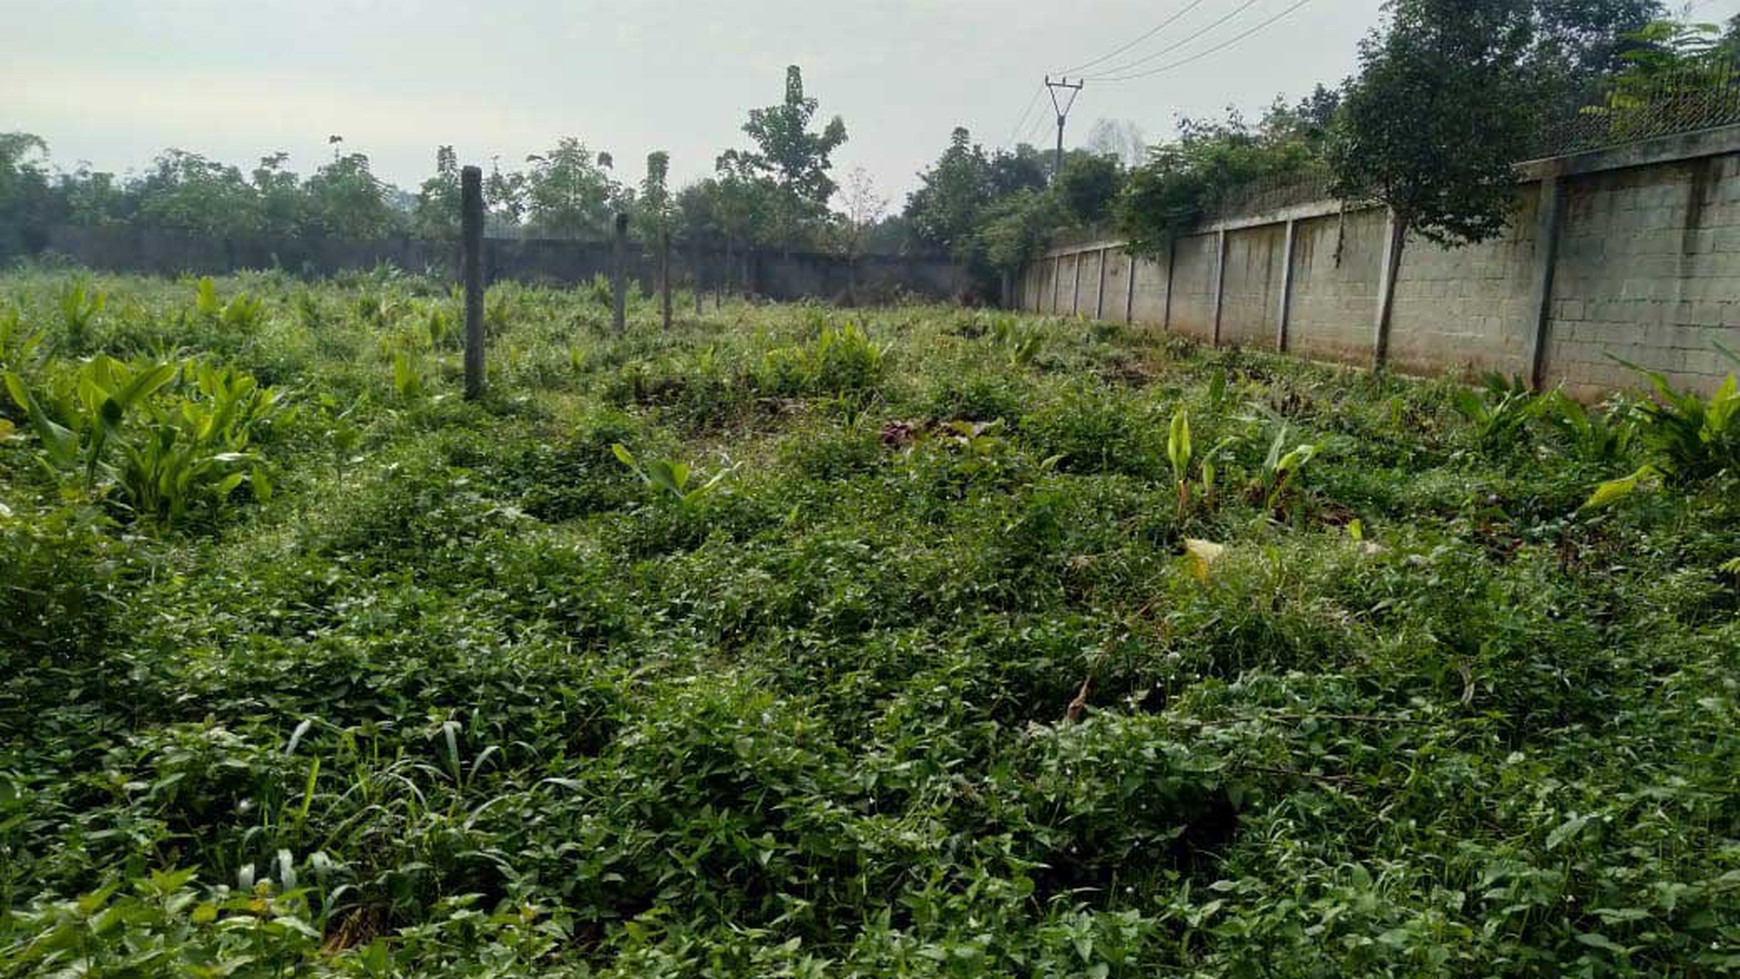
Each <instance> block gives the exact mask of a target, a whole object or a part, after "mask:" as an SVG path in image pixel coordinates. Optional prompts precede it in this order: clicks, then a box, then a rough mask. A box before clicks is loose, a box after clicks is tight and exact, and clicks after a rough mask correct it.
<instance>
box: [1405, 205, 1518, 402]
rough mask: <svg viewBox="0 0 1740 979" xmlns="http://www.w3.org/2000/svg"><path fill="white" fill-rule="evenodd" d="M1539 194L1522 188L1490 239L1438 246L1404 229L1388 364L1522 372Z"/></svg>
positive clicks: (1415, 369)
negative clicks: (1513, 209) (1505, 221)
mask: <svg viewBox="0 0 1740 979" xmlns="http://www.w3.org/2000/svg"><path fill="white" fill-rule="evenodd" d="M1539 197H1540V190H1539V188H1538V186H1534V185H1530V186H1528V187H1526V188H1524V190H1523V193H1522V196H1521V199H1520V200H1519V202H1518V207H1517V212H1516V214H1515V216H1514V217H1513V218H1512V220H1511V223H1510V227H1509V228H1508V229H1506V231H1505V233H1504V234H1503V235H1502V236H1500V237H1498V238H1495V239H1493V240H1491V241H1485V242H1481V243H1480V244H1478V245H1468V246H1465V247H1462V248H1445V247H1443V246H1441V245H1435V244H1433V243H1432V242H1430V241H1427V240H1426V239H1424V238H1421V237H1419V236H1417V235H1415V236H1410V237H1409V239H1408V242H1407V244H1406V246H1405V247H1403V249H1402V267H1401V269H1400V271H1399V273H1398V274H1397V276H1396V298H1395V310H1394V312H1393V313H1392V314H1391V316H1392V319H1391V326H1390V364H1391V366H1393V367H1395V368H1396V369H1397V370H1400V371H1403V372H1406V373H1414V374H1433V373H1437V372H1439V371H1444V370H1452V371H1458V372H1461V373H1464V374H1467V375H1469V376H1471V377H1472V376H1478V375H1481V374H1484V373H1487V372H1490V371H1496V372H1498V373H1500V374H1504V375H1506V376H1526V375H1527V374H1528V372H1529V361H1528V357H1529V339H1530V336H1531V334H1532V333H1533V331H1534V322H1535V321H1534V317H1533V314H1532V313H1531V312H1530V310H1529V300H1530V296H1531V291H1532V289H1533V285H1534V269H1535V218H1536V209H1537V207H1538V206H1539Z"/></svg>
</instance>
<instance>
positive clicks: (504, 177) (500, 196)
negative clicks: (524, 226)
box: [483, 158, 526, 235]
mask: <svg viewBox="0 0 1740 979" xmlns="http://www.w3.org/2000/svg"><path fill="white" fill-rule="evenodd" d="M483 201H484V205H485V207H487V208H488V213H487V214H486V215H485V225H486V226H487V227H488V230H489V231H490V232H491V233H493V234H498V235H500V234H504V233H514V234H517V233H518V232H519V230H520V222H521V221H523V220H524V219H525V216H526V175H525V174H523V173H520V172H519V171H517V170H513V171H504V170H502V168H501V160H500V159H499V158H497V159H493V160H491V161H490V168H489V177H488V178H487V179H485V180H484V183H483Z"/></svg>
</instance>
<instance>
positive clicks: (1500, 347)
mask: <svg viewBox="0 0 1740 979" xmlns="http://www.w3.org/2000/svg"><path fill="white" fill-rule="evenodd" d="M1522 174H1523V179H1522V183H1521V185H1520V197H1519V200H1518V206H1517V210H1516V213H1515V214H1514V215H1513V219H1512V221H1511V223H1510V226H1509V228H1508V229H1507V230H1506V231H1505V233H1504V234H1503V235H1501V236H1499V237H1498V238H1495V239H1493V240H1490V241H1486V242H1482V243H1480V244H1478V245H1470V246H1467V247H1464V248H1445V247H1441V246H1438V245H1434V244H1432V243H1431V242H1429V241H1426V240H1424V239H1422V238H1419V237H1417V236H1414V237H1410V238H1409V239H1408V241H1407V243H1406V244H1405V246H1404V248H1403V250H1402V262H1401V267H1400V269H1399V271H1398V274H1397V277H1396V288H1395V295H1394V298H1393V305H1392V307H1391V315H1390V327H1389V335H1388V355H1387V359H1386V365H1387V366H1389V367H1391V368H1393V369H1396V370H1400V371H1404V372H1409V373H1416V374H1436V373H1441V372H1444V371H1454V372H1459V373H1463V374H1466V375H1470V376H1473V375H1478V374H1482V373H1485V372H1488V371H1497V372H1500V373H1503V374H1507V375H1518V376H1522V377H1525V378H1530V379H1532V380H1534V381H1535V382H1536V383H1537V384H1540V385H1543V386H1550V385H1557V384H1563V385H1564V386H1565V387H1566V388H1567V390H1569V391H1571V392H1572V393H1574V394H1576V395H1578V396H1580V397H1585V398H1592V397H1598V396H1600V395H1601V394H1603V393H1606V392H1609V391H1613V390H1616V389H1620V388H1628V387H1636V386H1637V385H1638V384H1639V380H1640V379H1639V378H1638V376H1637V375H1636V374H1635V373H1634V372H1632V371H1630V370H1629V369H1627V368H1626V367H1625V366H1623V365H1622V364H1620V363H1618V362H1617V361H1616V360H1615V359H1614V358H1616V357H1618V358H1623V359H1625V360H1627V361H1630V362H1632V363H1636V364H1639V365H1641V366H1644V367H1647V368H1650V369H1652V370H1658V371H1661V372H1662V373H1664V374H1666V375H1668V377H1670V378H1671V379H1672V380H1673V381H1674V382H1675V383H1676V384H1679V385H1682V386H1685V387H1689V388H1692V389H1695V390H1702V391H1711V390H1714V389H1715V387H1716V385H1718V384H1720V383H1721V381H1722V379H1723V378H1724V377H1725V376H1726V375H1727V374H1728V372H1729V371H1730V370H1731V369H1732V365H1731V364H1729V363H1728V362H1726V361H1725V360H1723V358H1722V356H1721V354H1720V353H1719V351H1718V350H1717V347H1716V344H1718V343H1720V344H1724V345H1726V346H1728V347H1729V348H1730V349H1740V127H1725V128H1722V129H1712V130H1706V131H1703V132H1698V133H1689V134H1683V135H1679V136H1672V137H1667V138H1664V139H1659V140H1653V141H1650V142H1647V143H1639V144H1635V145H1632V146H1626V147H1621V148H1619V149H1613V150H1605V151H1598V152H1594V153H1586V154H1581V155H1578V156H1571V157H1564V158H1560V159H1553V160H1543V161H1537V162H1534V163H1529V164H1524V165H1523V167H1522ZM1388 234H1389V230H1388V217H1387V215H1386V214H1385V213H1384V212H1383V211H1382V210H1377V209H1371V208H1365V209H1353V210H1346V209H1344V208H1343V207H1342V206H1341V204H1340V203H1339V202H1336V201H1319V202H1315V203H1311V204H1304V205H1299V206H1296V207H1289V208H1286V209H1283V210H1280V211H1275V212H1271V213H1268V214H1261V215H1254V216H1250V217H1243V218H1236V219H1229V220H1224V221H1218V222H1213V223H1210V224H1208V225H1205V226H1203V227H1201V228H1199V229H1197V230H1196V232H1195V233H1193V234H1190V235H1185V236H1182V237H1180V238H1179V239H1178V240H1177V241H1176V242H1175V243H1174V244H1173V247H1172V250H1171V253H1170V254H1168V255H1164V256H1162V257H1160V258H1159V259H1157V260H1154V259H1132V258H1131V257H1130V256H1128V255H1127V254H1125V253H1124V251H1123V243H1122V242H1119V241H1101V242H1093V243H1089V244H1086V245H1075V246H1070V247H1065V248H1058V249H1054V250H1052V251H1051V252H1049V253H1048V254H1047V255H1046V256H1045V257H1044V258H1042V259H1040V260H1039V261H1037V262H1035V263H1033V264H1032V265H1031V266H1029V267H1028V268H1027V269H1025V270H1024V272H1023V277H1022V281H1021V283H1020V285H1019V288H1018V289H1017V290H1016V295H1017V296H1019V297H1020V298H1021V302H1022V305H1023V307H1024V308H1026V309H1029V310H1034V311H1039V312H1047V313H1052V312H1055V313H1061V314H1064V315H1069V314H1071V313H1075V314H1077V315H1084V316H1093V315H1096V314H1097V315H1099V316H1101V317H1103V318H1106V319H1112V320H1120V321H1124V322H1129V323H1139V324H1144V325H1150V326H1156V327H1159V328H1161V329H1165V330H1168V331H1173V332H1177V333H1181V334H1185V335H1188V336H1194V337H1199V338H1201V339H1203V340H1206V341H1210V342H1216V343H1221V344H1230V345H1238V346H1245V347H1252V348H1262V349H1276V348H1280V349H1283V350H1286V351H1290V352H1293V353H1298V354H1300V355H1303V356H1306V357H1311V358H1315V359H1320V360H1336V361H1343V362H1347V363H1355V364H1370V363H1372V361H1373V351H1374V350H1375V349H1376V346H1377V344H1376V340H1377V324H1378V321H1379V309H1378V306H1379V300H1380V296H1381V293H1382V288H1381V283H1382V278H1383V268H1384V248H1385V243H1386V241H1387V239H1388ZM1102 264H1104V265H1105V266H1106V268H1107V269H1108V270H1111V269H1117V268H1120V267H1121V268H1123V269H1124V276H1123V277H1121V278H1119V279H1118V280H1117V281H1118V282H1119V284H1120V288H1119V289H1116V290H1114V289H1111V288H1109V287H1108V288H1107V290H1106V292H1105V295H1104V299H1103V302H1102V301H1101V297H1100V296H1098V295H1097V294H1096V292H1095V291H1093V289H1097V279H1096V280H1095V282H1094V286H1093V289H1090V287H1089V285H1088V280H1087V276H1085V275H1084V277H1083V278H1082V279H1080V280H1078V279H1077V278H1076V277H1075V275H1074V270H1075V269H1076V268H1077V267H1078V266H1079V267H1080V268H1081V269H1082V270H1083V271H1084V272H1090V271H1091V270H1095V269H1097V268H1098V267H1099V266H1100V265H1102ZM1132 277H1133V278H1132ZM1109 281H1112V280H1111V279H1110V278H1108V282H1109ZM1078 290H1079V291H1078ZM1083 300H1090V301H1088V302H1083Z"/></svg>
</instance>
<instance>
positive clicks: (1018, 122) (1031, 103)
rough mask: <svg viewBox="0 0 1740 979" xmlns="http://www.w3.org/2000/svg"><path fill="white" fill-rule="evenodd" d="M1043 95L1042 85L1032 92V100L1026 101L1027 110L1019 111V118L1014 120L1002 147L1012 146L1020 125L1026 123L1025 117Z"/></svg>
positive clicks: (1031, 111)
mask: <svg viewBox="0 0 1740 979" xmlns="http://www.w3.org/2000/svg"><path fill="white" fill-rule="evenodd" d="M1044 94H1045V86H1044V85H1041V86H1039V87H1038V88H1036V89H1034V90H1033V98H1031V99H1028V100H1027V108H1025V109H1022V110H1021V118H1019V119H1017V120H1015V125H1014V126H1013V127H1012V128H1011V129H1010V130H1009V138H1008V139H1007V140H1005V141H1004V143H1003V145H1005V146H1013V145H1014V143H1015V137H1017V136H1019V135H1021V124H1022V123H1024V122H1026V121H1027V117H1028V116H1030V115H1032V114H1033V107H1034V106H1036V105H1038V104H1039V97H1040V96H1041V95H1044Z"/></svg>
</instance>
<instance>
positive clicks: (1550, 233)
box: [1529, 176, 1565, 391]
mask: <svg viewBox="0 0 1740 979" xmlns="http://www.w3.org/2000/svg"><path fill="white" fill-rule="evenodd" d="M1564 213H1565V193H1564V187H1563V185H1562V184H1561V182H1560V180H1559V178H1558V177H1557V176H1551V177H1545V178H1543V179H1542V180H1541V193H1540V200H1539V207H1538V210H1537V211H1536V214H1535V268H1534V282H1533V285H1532V286H1531V291H1530V295H1529V314H1530V315H1531V316H1533V317H1534V320H1535V321H1534V323H1533V324H1532V326H1533V329H1531V330H1530V331H1529V387H1531V388H1533V389H1534V390H1536V391H1539V390H1540V389H1541V385H1543V384H1545V383H1546V376H1545V375H1546V369H1547V344H1548V341H1549V340H1550V339H1551V337H1550V332H1551V330H1552V324H1553V273H1554V269H1555V268H1556V267H1557V265H1558V263H1559V235H1560V232H1561V231H1562V230H1563V226H1564Z"/></svg>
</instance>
